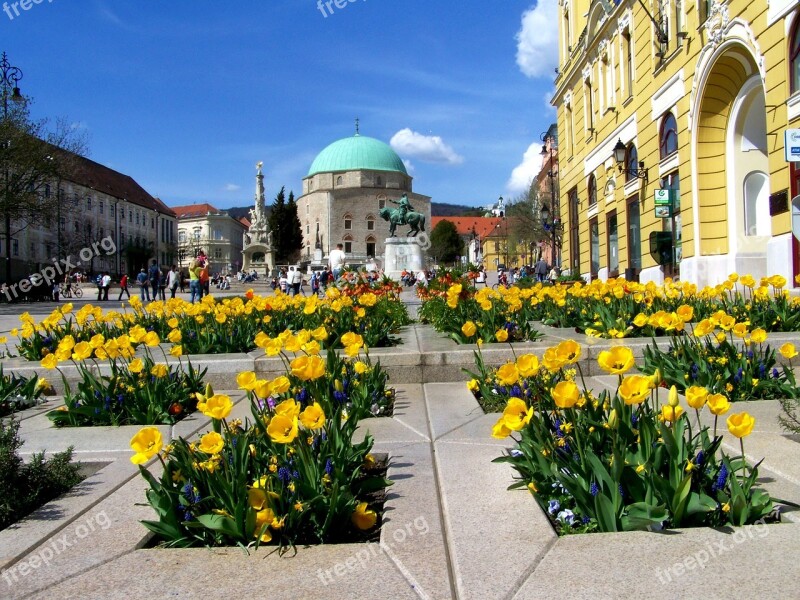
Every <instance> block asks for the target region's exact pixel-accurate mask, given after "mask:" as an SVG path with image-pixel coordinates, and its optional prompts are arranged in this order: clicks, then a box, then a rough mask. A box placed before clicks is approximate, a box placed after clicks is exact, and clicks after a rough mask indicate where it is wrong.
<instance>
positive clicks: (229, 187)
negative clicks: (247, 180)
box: [225, 183, 242, 192]
mask: <svg viewBox="0 0 800 600" xmlns="http://www.w3.org/2000/svg"><path fill="white" fill-rule="evenodd" d="M240 189H242V186H240V185H236V184H235V183H229V184H227V185H226V186H225V191H226V192H238V191H239V190H240Z"/></svg>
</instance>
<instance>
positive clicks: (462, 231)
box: [431, 217, 503, 239]
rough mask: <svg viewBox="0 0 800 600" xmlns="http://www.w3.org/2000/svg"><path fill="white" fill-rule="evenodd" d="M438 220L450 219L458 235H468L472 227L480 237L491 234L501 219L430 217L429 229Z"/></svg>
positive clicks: (470, 233) (434, 225)
mask: <svg viewBox="0 0 800 600" xmlns="http://www.w3.org/2000/svg"><path fill="white" fill-rule="evenodd" d="M439 221H450V222H451V223H453V224H455V226H456V231H458V234H459V235H465V236H470V235H472V231H473V229H474V231H475V234H476V235H477V236H478V237H480V238H481V239H482V238H485V237H489V236H490V235H492V234H493V233H494V231H495V228H496V227H497V225H499V224H500V223H501V222H502V221H503V219H501V218H500V217H432V218H431V231H432V230H433V228H434V227H436V224H437V223H439Z"/></svg>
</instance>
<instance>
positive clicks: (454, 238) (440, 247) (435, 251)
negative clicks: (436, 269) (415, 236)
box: [428, 219, 464, 263]
mask: <svg viewBox="0 0 800 600" xmlns="http://www.w3.org/2000/svg"><path fill="white" fill-rule="evenodd" d="M463 251H464V240H462V239H461V236H460V235H458V231H457V230H456V226H455V224H454V223H453V222H452V221H447V220H444V219H443V220H441V221H439V222H438V223H437V224H436V227H434V228H433V231H431V247H430V249H429V250H428V254H429V255H430V256H433V257H435V259H436V260H437V261H438V262H440V263H450V262H454V261H456V260H458V258H459V257H460V256H461V255H462V253H463Z"/></svg>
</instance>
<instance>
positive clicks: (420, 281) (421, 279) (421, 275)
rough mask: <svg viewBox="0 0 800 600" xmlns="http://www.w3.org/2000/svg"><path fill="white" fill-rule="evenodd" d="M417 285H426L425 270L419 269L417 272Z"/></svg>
mask: <svg viewBox="0 0 800 600" xmlns="http://www.w3.org/2000/svg"><path fill="white" fill-rule="evenodd" d="M417 285H421V286H423V287H425V286H427V285H428V276H427V275H426V274H425V271H420V272H419V273H417Z"/></svg>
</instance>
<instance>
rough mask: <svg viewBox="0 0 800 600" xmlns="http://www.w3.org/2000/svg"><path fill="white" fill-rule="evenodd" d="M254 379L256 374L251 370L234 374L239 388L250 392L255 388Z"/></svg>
mask: <svg viewBox="0 0 800 600" xmlns="http://www.w3.org/2000/svg"><path fill="white" fill-rule="evenodd" d="M256 381H257V378H256V374H255V373H254V372H253V371H245V372H243V373H239V374H238V375H237V376H236V383H237V384H238V385H239V388H241V389H243V390H245V391H248V392H252V391H253V390H254V389H255V385H256Z"/></svg>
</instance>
